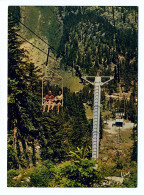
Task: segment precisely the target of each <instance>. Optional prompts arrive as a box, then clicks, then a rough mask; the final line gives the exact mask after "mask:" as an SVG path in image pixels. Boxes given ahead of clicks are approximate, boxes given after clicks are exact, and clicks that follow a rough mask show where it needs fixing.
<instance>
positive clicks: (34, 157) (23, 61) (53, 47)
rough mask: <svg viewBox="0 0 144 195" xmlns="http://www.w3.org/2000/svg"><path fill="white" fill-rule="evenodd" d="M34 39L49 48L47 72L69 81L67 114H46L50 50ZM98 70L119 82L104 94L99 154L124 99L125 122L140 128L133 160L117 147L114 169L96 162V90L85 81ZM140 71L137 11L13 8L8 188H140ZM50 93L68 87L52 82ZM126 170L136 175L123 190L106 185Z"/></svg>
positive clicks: (130, 136) (133, 138)
mask: <svg viewBox="0 0 144 195" xmlns="http://www.w3.org/2000/svg"><path fill="white" fill-rule="evenodd" d="M25 27H26V28H25ZM34 33H35V34H36V35H38V36H39V37H41V38H42V39H43V40H45V41H46V42H47V43H48V44H49V48H50V55H49V61H48V67H49V68H51V69H52V70H53V71H54V72H55V73H56V74H60V75H61V76H62V77H63V79H64V88H63V96H64V104H63V107H60V113H57V109H56V108H54V110H51V111H50V112H49V113H47V112H43V109H42V105H41V102H42V100H41V95H42V94H41V93H42V92H41V91H42V78H43V76H44V75H45V71H46V67H45V64H46V61H47V49H48V45H46V44H44V43H42V42H41V41H42V40H40V39H38V36H37V37H36V36H35V34H34ZM28 42H29V43H28ZM29 44H31V45H30V47H29V46H28V45H29ZM33 45H35V47H33ZM36 47H37V48H39V52H40V50H41V53H40V54H38V53H37V48H36ZM42 52H43V53H42ZM44 52H46V54H44ZM36 59H37V61H36ZM115 67H117V69H115ZM98 70H99V71H100V72H101V75H103V76H105V75H106V76H109V75H112V76H115V79H114V80H113V81H112V82H111V83H109V84H107V85H106V86H105V87H104V88H102V93H101V102H102V106H101V117H100V118H101V120H100V154H101V155H102V147H103V143H104V139H105V134H106V133H105V131H104V130H103V129H104V125H105V124H104V121H105V120H109V119H115V110H116V108H117V109H120V108H121V107H123V101H122V100H124V112H125V115H124V119H125V120H126V121H130V122H131V123H132V124H133V128H131V130H130V131H129V134H128V135H125V137H124V138H123V140H126V139H128V140H130V143H131V145H129V146H127V147H128V148H126V150H127V151H128V152H129V153H128V155H129V157H128V158H127V159H128V160H127V161H126V159H124V158H122V157H123V155H121V157H120V154H119V151H120V149H119V148H118V149H117V150H116V154H115V156H111V157H109V158H110V159H111V161H112V163H111V164H110V165H109V166H108V163H105V161H103V160H102V158H100V159H98V160H95V159H92V158H91V153H92V148H91V145H92V140H91V137H92V128H93V127H92V124H93V123H92V122H93V119H92V117H90V113H92V111H93V86H91V85H89V84H86V83H83V80H82V78H81V77H82V75H89V76H95V75H96V72H97V71H98ZM137 72H138V8H137V7H124V6H122V7H110V6H108V7H106V6H104V7H96V6H95V7H94V6H93V7H88V6H65V7H63V6H61V7H39V6H38V7H22V6H21V7H18V6H11V7H9V9H8V136H7V144H8V146H7V155H8V162H7V163H8V164H7V169H8V177H7V178H8V186H9V187H12V186H13V187H136V186H137V87H138V76H137V74H138V73H137ZM67 78H68V79H69V80H68V79H67ZM51 79H53V76H52V77H51ZM48 90H51V91H52V92H53V94H54V95H56V93H57V92H58V90H61V86H60V85H59V86H58V85H56V83H54V84H52V82H50V81H48V82H47V85H46V86H45V88H44V95H46V93H47V91H48ZM116 96H117V99H116V98H115V97H116ZM89 112H90V113H89ZM126 136H127V137H126ZM105 147H106V146H105ZM110 147H112V146H111V145H109V148H110ZM125 170H126V171H127V170H129V171H130V172H131V174H130V175H129V176H126V177H125V178H124V181H123V183H121V184H119V183H117V182H114V181H113V182H112V181H111V182H109V183H107V177H109V176H117V177H120V175H121V173H122V172H123V171H125Z"/></svg>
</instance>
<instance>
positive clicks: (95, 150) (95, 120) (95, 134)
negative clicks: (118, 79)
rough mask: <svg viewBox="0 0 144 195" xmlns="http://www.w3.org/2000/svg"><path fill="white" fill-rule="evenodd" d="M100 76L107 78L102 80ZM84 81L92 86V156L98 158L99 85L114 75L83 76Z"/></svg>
mask: <svg viewBox="0 0 144 195" xmlns="http://www.w3.org/2000/svg"><path fill="white" fill-rule="evenodd" d="M87 78H94V79H95V80H94V82H91V81H89V80H88V79H87ZM102 78H105V79H108V80H107V81H105V82H102ZM82 79H84V80H85V81H86V82H88V83H90V84H91V85H93V86H94V106H93V131H92V158H93V159H98V157H99V135H100V101H101V87H102V86H103V85H104V84H106V83H108V82H110V81H111V80H113V79H114V76H99V72H97V75H96V76H83V77H82Z"/></svg>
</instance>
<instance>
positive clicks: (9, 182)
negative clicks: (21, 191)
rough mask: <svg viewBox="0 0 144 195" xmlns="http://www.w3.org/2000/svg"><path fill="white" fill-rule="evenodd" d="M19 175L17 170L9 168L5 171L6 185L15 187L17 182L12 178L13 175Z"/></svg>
mask: <svg viewBox="0 0 144 195" xmlns="http://www.w3.org/2000/svg"><path fill="white" fill-rule="evenodd" d="M18 175H19V170H14V169H11V170H9V171H8V172H7V186H8V187H16V186H17V184H16V182H15V181H14V180H13V178H14V177H16V176H18Z"/></svg>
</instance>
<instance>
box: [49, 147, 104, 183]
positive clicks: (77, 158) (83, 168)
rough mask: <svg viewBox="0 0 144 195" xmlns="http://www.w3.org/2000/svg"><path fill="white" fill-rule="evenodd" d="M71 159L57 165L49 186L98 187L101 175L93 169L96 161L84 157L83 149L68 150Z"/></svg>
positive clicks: (101, 179)
mask: <svg viewBox="0 0 144 195" xmlns="http://www.w3.org/2000/svg"><path fill="white" fill-rule="evenodd" d="M70 157H71V161H66V162H64V163H62V164H61V165H59V166H58V167H57V170H56V174H55V177H54V179H53V180H52V181H51V182H50V184H49V185H50V186H51V187H98V186H100V185H101V183H102V181H103V179H104V178H103V176H102V175H101V174H100V173H99V171H97V170H96V169H95V165H96V161H95V160H93V159H91V160H89V159H88V158H83V157H84V150H83V148H82V149H79V148H77V151H75V152H72V151H71V152H70Z"/></svg>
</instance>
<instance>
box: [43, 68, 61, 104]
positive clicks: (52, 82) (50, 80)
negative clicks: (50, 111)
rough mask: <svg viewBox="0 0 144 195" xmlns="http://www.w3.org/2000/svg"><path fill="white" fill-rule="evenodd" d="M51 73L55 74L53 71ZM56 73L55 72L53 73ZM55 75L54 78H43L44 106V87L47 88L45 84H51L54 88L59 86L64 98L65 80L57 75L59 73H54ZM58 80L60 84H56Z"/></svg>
mask: <svg viewBox="0 0 144 195" xmlns="http://www.w3.org/2000/svg"><path fill="white" fill-rule="evenodd" d="M50 72H53V71H52V70H50ZM53 73H54V72H53ZM54 74H55V75H54V76H51V75H50V76H43V78H42V106H43V105H44V87H45V82H49V84H50V85H51V86H52V85H53V86H54V85H55V86H59V88H60V89H61V93H62V96H63V78H62V77H61V76H60V75H59V74H57V73H54ZM56 80H57V81H58V82H56ZM61 106H62V107H63V99H62V105H61Z"/></svg>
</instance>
